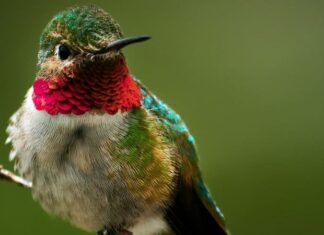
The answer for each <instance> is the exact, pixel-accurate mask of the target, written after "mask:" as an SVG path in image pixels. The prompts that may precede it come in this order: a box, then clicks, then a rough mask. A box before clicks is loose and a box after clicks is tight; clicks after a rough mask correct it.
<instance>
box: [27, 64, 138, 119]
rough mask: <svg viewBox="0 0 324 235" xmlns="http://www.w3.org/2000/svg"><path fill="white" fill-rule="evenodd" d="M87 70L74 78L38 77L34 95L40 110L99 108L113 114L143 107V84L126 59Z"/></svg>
mask: <svg viewBox="0 0 324 235" xmlns="http://www.w3.org/2000/svg"><path fill="white" fill-rule="evenodd" d="M84 71H85V72H82V73H79V75H78V77H76V78H73V79H71V78H67V77H66V76H64V75H61V76H53V77H50V78H45V77H38V78H36V80H35V82H34V84H33V88H34V91H33V96H32V97H33V102H34V104H35V107H36V109H37V110H44V111H46V112H47V113H48V114H50V115H57V114H74V115H81V114H84V113H86V112H98V111H100V112H106V113H108V114H111V115H113V114H116V113H117V112H118V111H121V112H127V111H129V110H131V109H132V108H133V107H137V106H140V104H141V92H140V87H139V86H138V84H137V83H136V82H135V81H134V79H133V78H132V76H131V75H130V74H129V71H128V68H127V65H126V62H125V60H124V59H121V60H120V61H118V62H117V63H116V64H114V66H113V67H112V66H99V67H98V66H97V67H93V68H89V69H88V70H84Z"/></svg>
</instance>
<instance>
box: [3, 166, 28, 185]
mask: <svg viewBox="0 0 324 235" xmlns="http://www.w3.org/2000/svg"><path fill="white" fill-rule="evenodd" d="M0 179H3V180H6V181H9V182H11V183H15V184H18V185H20V186H22V187H24V188H31V187H32V182H29V181H27V180H25V179H24V178H21V177H19V176H17V175H15V174H14V173H12V172H11V171H8V170H6V169H4V168H3V166H2V165H0Z"/></svg>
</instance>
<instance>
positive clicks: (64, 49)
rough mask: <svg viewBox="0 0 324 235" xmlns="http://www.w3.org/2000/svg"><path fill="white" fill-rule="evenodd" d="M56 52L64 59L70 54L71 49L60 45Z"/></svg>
mask: <svg viewBox="0 0 324 235" xmlns="http://www.w3.org/2000/svg"><path fill="white" fill-rule="evenodd" d="M57 54H58V57H59V58H60V60H66V59H67V58H69V56H70V55H71V51H70V50H69V48H68V47H67V46H65V45H60V46H59V48H58V52H57Z"/></svg>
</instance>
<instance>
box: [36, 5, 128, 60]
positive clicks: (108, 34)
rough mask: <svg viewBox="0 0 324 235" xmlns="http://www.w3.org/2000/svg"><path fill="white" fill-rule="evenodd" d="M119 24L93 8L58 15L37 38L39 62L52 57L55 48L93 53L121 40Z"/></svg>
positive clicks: (86, 7)
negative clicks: (66, 47) (64, 44)
mask: <svg viewBox="0 0 324 235" xmlns="http://www.w3.org/2000/svg"><path fill="white" fill-rule="evenodd" d="M122 36H123V35H122V30H121V28H120V26H119V24H118V23H117V22H116V21H115V20H114V19H113V18H112V17H111V16H110V15H109V14H108V13H107V12H105V11H104V10H102V9H100V8H98V7H96V6H83V7H73V8H70V9H67V10H65V11H62V12H60V13H58V14H57V15H56V16H54V18H53V19H52V20H51V21H50V22H49V23H48V25H47V26H46V27H45V29H44V31H43V33H42V35H41V38H40V51H39V55H38V57H39V61H40V62H41V61H43V60H44V59H45V58H46V57H48V56H51V55H53V54H54V49H55V47H56V45H58V44H60V43H66V44H68V45H69V46H71V47H72V48H77V49H81V50H94V49H99V48H102V47H103V46H105V45H107V43H108V42H111V41H114V40H116V39H119V38H122Z"/></svg>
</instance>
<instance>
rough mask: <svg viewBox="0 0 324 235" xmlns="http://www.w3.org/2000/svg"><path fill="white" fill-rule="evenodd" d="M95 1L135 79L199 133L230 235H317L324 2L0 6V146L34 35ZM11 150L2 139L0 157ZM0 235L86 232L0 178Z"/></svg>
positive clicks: (28, 76)
mask: <svg viewBox="0 0 324 235" xmlns="http://www.w3.org/2000/svg"><path fill="white" fill-rule="evenodd" d="M90 3H93V4H97V5H99V6H101V7H103V8H104V9H106V10H107V11H109V12H110V13H111V14H112V15H113V16H114V17H115V18H116V19H117V20H118V21H119V22H120V23H121V25H122V26H123V29H124V32H125V35H137V34H149V35H151V36H152V37H153V40H151V41H150V42H148V43H145V44H141V45H137V46H132V47H129V48H127V49H125V53H126V55H127V57H128V63H129V66H130V68H131V71H132V72H133V74H135V75H136V76H137V77H139V78H140V79H141V80H142V81H143V82H144V83H145V84H146V85H148V86H149V87H150V88H151V89H152V90H153V91H154V92H155V93H156V94H157V95H158V96H159V97H160V98H162V99H163V100H164V101H166V102H167V103H168V104H170V105H171V106H172V107H173V108H174V109H176V110H177V111H178V112H179V113H180V114H181V115H182V117H183V118H184V119H185V120H186V122H187V124H188V126H189V127H190V129H191V131H192V133H193V134H194V135H195V136H196V139H197V142H198V146H199V153H200V156H201V166H202V169H203V171H204V175H205V178H206V181H207V183H208V184H209V186H210V188H211V190H212V192H213V194H214V195H216V198H217V202H218V203H219V205H220V206H221V208H222V210H223V212H224V213H225V216H226V218H227V225H228V227H229V229H230V230H231V231H232V234H233V235H238V234H241V235H267V234H269V235H273V234H276V235H280V234H282V235H284V234H285V235H287V234H294V235H297V234H300V235H302V234H312V235H317V234H318V235H319V234H324V224H323V211H324V203H323V199H324V187H323V184H324V183H323V177H324V156H323V154H324V136H323V133H324V122H323V121H324V92H323V91H324V44H323V42H324V14H323V10H324V1H320V0H318V1H315V0H278V1H275V0H272V1H260V0H254V1H253V0H250V1H247V0H246V1H244V0H231V1H229V0H222V1H217V0H209V1H204V0H202V1H194V0H186V1H185V0H164V1H157V0H151V1H149V0H146V1H144V0H137V1H131V0H128V1H126V0H119V1H117V0H114V1H113V0H110V1H109V0H103V1H90V0H89V1H66V0H64V1H63V0H60V1H16V0H11V1H2V2H1V8H0V29H1V36H0V45H1V57H0V68H1V74H0V84H1V85H0V97H1V98H0V108H1V111H0V113H1V115H0V142H1V143H3V142H4V141H5V139H6V134H5V129H6V125H7V120H8V119H9V117H10V115H11V114H12V113H13V112H14V111H15V110H16V109H17V108H18V107H19V106H20V104H21V102H22V100H23V97H24V94H25V92H26V90H27V89H28V87H29V86H30V85H31V83H32V81H33V79H34V74H35V70H36V66H35V64H36V53H37V50H38V40H39V35H40V33H41V31H42V29H43V27H44V26H45V24H46V23H47V22H48V21H49V20H50V18H51V17H52V16H53V15H54V14H55V13H56V12H57V11H59V10H62V9H64V8H66V7H68V6H72V5H80V4H90ZM8 154H9V146H4V145H2V144H1V145H0V156H1V159H0V163H1V164H4V165H5V166H6V167H9V168H10V169H11V168H12V164H10V163H8V158H7V156H8ZM0 234H6V235H11V234H27V235H29V234H35V235H36V234H48V235H51V234H53V235H54V234H55V235H57V234H61V235H64V234H66V235H74V234H75V235H76V234H79V235H80V234H86V233H84V232H82V231H80V230H78V229H75V228H73V227H72V226H70V225H69V224H68V223H66V222H62V221H61V220H59V219H56V218H52V217H50V216H48V215H47V214H46V213H45V212H43V211H42V210H41V208H40V206H39V205H38V204H37V203H36V202H34V201H33V200H32V198H31V194H30V192H29V191H28V190H25V189H22V188H19V187H17V186H15V185H11V184H8V183H5V182H0Z"/></svg>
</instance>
